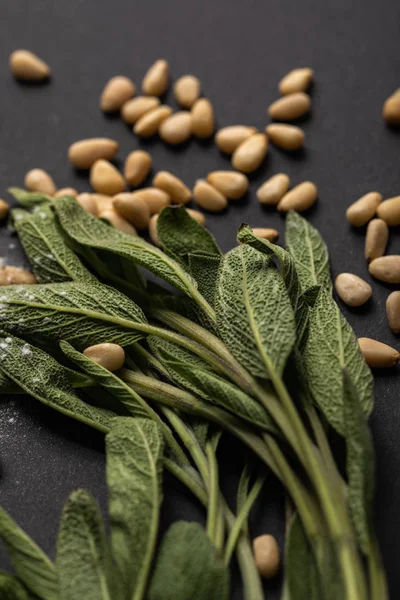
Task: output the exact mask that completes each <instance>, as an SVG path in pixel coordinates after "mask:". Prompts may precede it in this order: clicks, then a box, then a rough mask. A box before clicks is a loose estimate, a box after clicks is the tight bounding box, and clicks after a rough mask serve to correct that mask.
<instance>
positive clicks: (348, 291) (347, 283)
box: [335, 273, 372, 306]
mask: <svg viewBox="0 0 400 600" xmlns="http://www.w3.org/2000/svg"><path fill="white" fill-rule="evenodd" d="M335 290H336V292H337V294H338V296H339V297H340V298H341V300H343V302H344V303H345V304H347V305H348V306H362V305H363V304H365V303H366V302H368V300H369V299H370V298H371V296H372V287H371V286H370V285H369V283H367V282H366V281H364V279H361V277H358V276H357V275H353V273H340V275H338V276H337V277H336V279H335Z"/></svg>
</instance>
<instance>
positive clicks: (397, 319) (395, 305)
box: [386, 291, 400, 333]
mask: <svg viewBox="0 0 400 600" xmlns="http://www.w3.org/2000/svg"><path fill="white" fill-rule="evenodd" d="M386 315H387V319H388V322H389V327H390V329H391V330H392V331H393V333H400V292H399V291H397V292H392V293H391V294H389V296H388V297H387V300H386Z"/></svg>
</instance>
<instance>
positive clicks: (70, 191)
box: [54, 187, 78, 198]
mask: <svg viewBox="0 0 400 600" xmlns="http://www.w3.org/2000/svg"><path fill="white" fill-rule="evenodd" d="M77 195H78V192H77V190H76V189H75V188H71V187H67V188H61V189H60V190H57V191H56V193H55V194H54V198H60V197H61V196H73V197H74V198H76V197H77Z"/></svg>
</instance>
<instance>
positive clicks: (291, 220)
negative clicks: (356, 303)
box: [285, 212, 332, 292]
mask: <svg viewBox="0 0 400 600" xmlns="http://www.w3.org/2000/svg"><path fill="white" fill-rule="evenodd" d="M285 242H286V248H287V249H288V251H289V252H290V254H291V255H292V256H293V258H294V261H295V264H296V269H297V273H298V277H299V279H300V283H301V287H302V289H303V292H305V291H307V289H308V288H309V287H311V286H312V285H321V286H322V287H323V288H325V289H326V290H328V291H332V281H331V274H330V270H329V255H328V249H327V247H326V244H325V242H324V240H323V239H322V237H321V235H320V234H319V232H318V231H317V230H316V229H315V227H313V226H312V225H311V224H310V223H309V222H308V221H307V220H306V219H304V217H302V216H300V215H299V214H298V213H296V212H290V213H288V215H287V217H286V231H285Z"/></svg>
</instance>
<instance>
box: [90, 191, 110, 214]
mask: <svg viewBox="0 0 400 600" xmlns="http://www.w3.org/2000/svg"><path fill="white" fill-rule="evenodd" d="M90 196H92V198H93V200H94V201H95V203H96V207H97V214H98V215H100V214H101V213H103V212H105V211H107V210H114V200H113V198H112V197H111V196H106V195H105V194H90Z"/></svg>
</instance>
